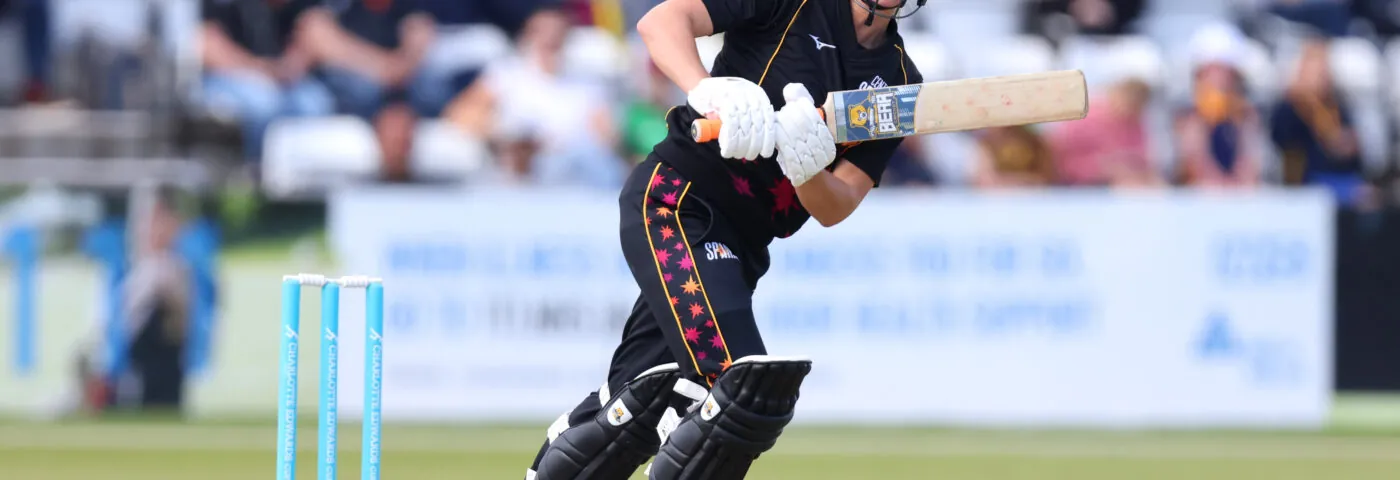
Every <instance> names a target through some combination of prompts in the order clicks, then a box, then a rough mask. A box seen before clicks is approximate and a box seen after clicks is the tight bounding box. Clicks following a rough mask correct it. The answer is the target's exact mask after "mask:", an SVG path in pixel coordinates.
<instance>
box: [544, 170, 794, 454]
mask: <svg viewBox="0 0 1400 480" xmlns="http://www.w3.org/2000/svg"><path fill="white" fill-rule="evenodd" d="M690 186H691V184H690V182H689V181H688V180H686V179H685V178H682V177H681V176H680V175H679V174H678V173H676V172H675V171H674V170H672V169H670V168H668V167H667V166H666V165H665V164H664V163H661V162H660V161H659V160H657V159H656V157H655V156H654V155H653V156H652V157H649V158H648V159H647V160H645V161H643V162H642V163H640V164H638V165H637V166H636V167H635V169H634V170H633V171H632V174H631V175H630V176H629V177H628V179H627V182H626V183H625V184H624V185H623V188H622V194H621V196H620V197H619V199H618V203H619V207H620V208H621V226H620V227H621V228H620V232H619V233H620V234H621V240H622V251H623V256H624V257H625V258H626V260H627V265H628V266H629V267H631V270H632V277H633V279H635V280H636V281H637V285H638V286H639V287H641V291H642V292H641V296H640V297H639V298H638V299H637V303H636V305H634V306H633V307H632V313H631V314H630V315H629V316H628V317H627V324H626V326H625V327H623V331H622V341H621V343H620V344H619V345H618V346H617V350H615V351H614V352H613V357H612V363H611V367H610V368H609V371H608V379H607V387H608V390H609V391H610V392H618V391H621V389H622V388H623V386H624V385H626V384H627V382H629V381H631V380H632V379H633V378H636V376H637V375H640V374H641V373H642V372H644V371H646V370H648V369H650V368H652V367H655V366H658V365H663V364H667V363H672V362H675V363H677V364H679V365H680V371H681V373H682V376H683V378H686V379H689V380H691V381H693V382H695V383H697V384H699V385H702V386H705V387H706V388H709V387H710V386H711V385H712V384H713V381H714V379H715V378H716V377H718V376H719V374H720V373H721V372H723V371H724V370H725V369H726V368H729V365H730V364H731V363H733V362H734V361H735V360H737V359H740V358H743V357H745V356H749V355H764V354H766V353H767V351H766V350H765V349H764V347H763V339H762V338H761V337H760V336H759V333H758V326H757V325H756V324H755V321H754V313H753V292H754V287H755V285H756V284H757V281H758V277H759V276H760V275H761V274H762V273H761V272H757V271H755V268H753V267H751V266H749V265H748V264H746V263H745V262H743V261H741V259H743V258H745V257H746V255H748V254H749V253H750V252H746V251H744V250H743V249H742V247H741V245H742V240H741V238H742V237H740V236H739V235H738V234H737V232H736V231H735V230H734V227H733V226H732V224H731V223H730V222H729V221H728V220H727V219H725V218H724V217H723V216H722V215H719V214H717V213H716V212H715V211H714V210H713V209H712V208H710V206H709V205H708V204H707V203H706V202H705V200H704V199H702V198H699V197H698V196H694V195H688V193H689V190H690ZM732 247H740V249H738V250H736V249H734V248H732ZM763 253H766V252H763ZM675 397H677V398H675V399H674V402H675V404H676V406H677V407H682V408H683V407H686V406H689V404H690V400H689V399H687V398H685V397H682V396H680V395H675ZM601 409H602V405H600V404H599V402H598V392H597V391H594V392H592V393H590V394H589V395H588V396H587V397H586V398H584V399H583V401H582V402H580V403H579V405H578V406H577V407H575V408H574V410H573V411H572V412H570V413H569V425H579V424H581V423H583V422H586V421H589V419H591V418H593V416H595V415H597V413H598V411H599V410H601ZM546 448H548V445H547V444H546V445H545V446H544V447H542V448H541V450H540V454H541V455H542V454H543V453H544V449H546ZM538 461H539V460H538V458H537V459H536V462H538ZM535 466H536V467H538V465H535Z"/></svg>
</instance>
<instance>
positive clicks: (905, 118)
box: [690, 70, 1089, 143]
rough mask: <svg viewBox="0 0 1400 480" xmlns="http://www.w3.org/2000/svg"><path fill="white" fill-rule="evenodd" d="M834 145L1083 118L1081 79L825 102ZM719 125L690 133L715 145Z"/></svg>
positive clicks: (957, 84) (948, 86) (889, 91)
mask: <svg viewBox="0 0 1400 480" xmlns="http://www.w3.org/2000/svg"><path fill="white" fill-rule="evenodd" d="M817 111H818V113H820V114H821V115H822V118H824V119H826V125H827V127H828V128H830V129H831V136H832V138H834V139H836V143H849V142H861V141H866V140H880V139H886V138H897V137H907V136H909V135H924V134H929V133H942V132H958V131H964V130H976V129H980V128H990V127H1004V126H1010V125H1026V124H1032V123H1044V122H1059V121H1064V120H1078V119H1081V118H1084V116H1085V115H1087V114H1088V113H1089V99H1088V88H1087V87H1086V85H1085V83H1084V72H1081V71H1079V70H1062V71H1053V72H1042V73H1030V74H1022V75H1005V76H999V77H985V78H969V79H962V80H951V81H943V82H929V83H921V84H916V85H900V86H895V87H883V88H874V89H866V90H844V91H839V92H831V93H828V94H827V95H826V102H825V103H824V104H823V105H822V106H821V107H817ZM719 128H720V121H719V120H711V119H704V118H702V119H699V120H696V121H695V122H693V123H692V124H691V126H690V136H691V137H692V138H694V139H695V141H697V142H709V141H712V140H715V139H716V138H719Z"/></svg>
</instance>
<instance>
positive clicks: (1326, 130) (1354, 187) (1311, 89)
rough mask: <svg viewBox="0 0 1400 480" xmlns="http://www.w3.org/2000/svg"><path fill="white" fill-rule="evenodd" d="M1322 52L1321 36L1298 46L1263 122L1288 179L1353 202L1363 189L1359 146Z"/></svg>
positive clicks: (1340, 200) (1325, 51)
mask: <svg viewBox="0 0 1400 480" xmlns="http://www.w3.org/2000/svg"><path fill="white" fill-rule="evenodd" d="M1328 58H1329V54H1328V48H1327V43H1326V42H1325V41H1322V40H1317V41H1313V42H1310V43H1308V44H1307V45H1305V46H1304V47H1303V50H1302V55H1301V56H1300V57H1299V59H1298V67H1297V70H1296V73H1295V74H1294V77H1293V82H1292V84H1291V85H1290V86H1289V87H1288V91H1287V92H1286V93H1285V94H1284V97H1283V98H1282V99H1281V100H1280V101H1279V102H1278V104H1277V105H1276V106H1275V107H1274V109H1273V116H1272V118H1271V119H1270V121H1269V126H1270V130H1271V131H1272V137H1273V141H1274V144H1276V145H1278V148H1279V151H1280V152H1282V154H1283V160H1284V172H1285V180H1286V181H1287V182H1288V183H1291V184H1295V185H1296V184H1306V185H1320V186H1324V187H1326V188H1327V189H1329V190H1330V191H1331V192H1332V193H1333V195H1334V196H1335V197H1336V198H1337V202H1338V203H1339V204H1342V205H1353V204H1355V202H1356V201H1357V200H1359V199H1360V196H1361V195H1363V193H1364V191H1365V189H1366V187H1365V179H1364V178H1363V177H1362V173H1361V151H1360V147H1359V142H1358V141H1357V137H1356V132H1355V130H1353V129H1352V123H1351V122H1352V119H1351V112H1350V111H1349V110H1348V109H1347V108H1346V105H1345V104H1344V103H1343V102H1342V101H1341V100H1340V99H1339V96H1338V94H1337V92H1336V87H1335V86H1334V85H1333V83H1332V75H1331V70H1330V67H1329V62H1328Z"/></svg>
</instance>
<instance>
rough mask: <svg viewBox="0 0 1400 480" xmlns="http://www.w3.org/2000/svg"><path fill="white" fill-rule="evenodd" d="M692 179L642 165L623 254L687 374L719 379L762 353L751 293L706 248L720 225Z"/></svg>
mask: <svg viewBox="0 0 1400 480" xmlns="http://www.w3.org/2000/svg"><path fill="white" fill-rule="evenodd" d="M688 186H689V185H688V182H687V181H686V179H684V178H682V177H680V176H679V175H678V174H677V173H676V172H674V171H672V170H670V169H669V168H667V167H665V166H664V165H662V164H658V163H655V162H644V163H642V164H641V165H640V166H639V168H638V170H637V171H635V172H633V175H632V178H630V179H629V180H628V182H627V185H626V186H625V187H624V191H623V194H622V196H621V198H620V203H621V205H620V207H621V212H622V219H621V220H622V224H621V240H622V247H623V254H624V257H625V258H626V260H627V263H628V265H629V267H631V270H632V275H633V277H634V278H635V279H636V281H637V284H638V286H639V287H640V288H641V290H642V295H643V297H644V298H645V300H646V303H647V304H648V305H649V306H650V307H651V310H652V314H653V315H654V317H655V320H656V323H657V325H658V327H659V329H660V330H661V331H662V333H663V335H664V336H665V338H666V339H667V342H668V344H669V346H670V348H671V350H672V353H673V355H674V356H675V358H676V361H677V362H678V363H680V364H681V367H682V369H683V370H689V371H691V372H693V373H695V374H698V375H699V376H704V377H708V378H714V376H716V375H718V374H719V373H720V372H721V371H723V370H724V369H725V368H728V366H729V365H730V364H731V363H732V362H733V361H734V359H737V358H741V357H743V356H745V355H753V354H762V353H763V352H764V348H763V342H762V339H761V338H760V337H759V335H758V329H757V327H756V325H755V323H754V316H753V307H752V290H751V289H749V287H748V282H747V280H746V278H745V276H744V271H743V267H742V266H741V264H740V263H739V262H737V261H728V262H725V261H720V262H716V261H711V260H709V255H708V252H707V251H706V250H705V249H704V247H703V245H704V244H705V243H706V241H707V239H709V238H711V237H712V236H713V235H712V232H713V231H716V229H715V227H716V226H717V225H720V224H719V223H717V221H716V217H715V216H714V215H713V212H712V211H711V210H710V208H709V207H708V206H707V205H706V204H705V203H704V202H703V201H702V200H700V199H698V198H694V197H687V194H688V191H689V189H688V188H687V187H688Z"/></svg>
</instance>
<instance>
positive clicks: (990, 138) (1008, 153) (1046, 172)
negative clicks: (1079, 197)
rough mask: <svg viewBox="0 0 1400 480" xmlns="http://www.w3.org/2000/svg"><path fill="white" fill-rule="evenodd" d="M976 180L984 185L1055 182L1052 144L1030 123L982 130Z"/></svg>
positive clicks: (995, 186) (1014, 186)
mask: <svg viewBox="0 0 1400 480" xmlns="http://www.w3.org/2000/svg"><path fill="white" fill-rule="evenodd" d="M973 169H974V170H973V178H972V181H973V184H975V185H976V186H978V187H981V188H1017V187H1045V186H1049V185H1051V184H1052V183H1053V182H1054V179H1055V160H1054V157H1053V156H1052V153H1051V150H1050V146H1049V144H1047V143H1046V142H1045V140H1044V139H1043V138H1041V137H1040V134H1039V133H1037V132H1036V131H1035V130H1034V129H1033V128H1032V127H1030V126H1025V125H1022V126H1015V127H998V128H989V129H986V130H982V131H980V132H978V135H977V163H976V165H975V166H974V167H973Z"/></svg>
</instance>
